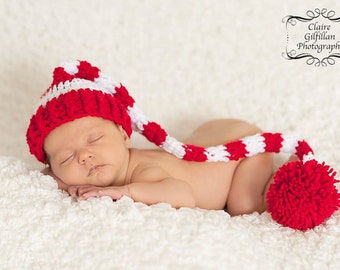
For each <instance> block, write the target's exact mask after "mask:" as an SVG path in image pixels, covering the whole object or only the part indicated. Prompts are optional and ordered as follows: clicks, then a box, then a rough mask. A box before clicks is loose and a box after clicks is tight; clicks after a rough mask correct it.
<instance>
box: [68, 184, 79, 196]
mask: <svg viewBox="0 0 340 270" xmlns="http://www.w3.org/2000/svg"><path fill="white" fill-rule="evenodd" d="M67 192H68V193H69V194H70V195H71V197H77V196H78V187H76V186H69V187H68V188H67Z"/></svg>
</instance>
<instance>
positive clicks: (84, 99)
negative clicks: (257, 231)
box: [26, 61, 340, 230]
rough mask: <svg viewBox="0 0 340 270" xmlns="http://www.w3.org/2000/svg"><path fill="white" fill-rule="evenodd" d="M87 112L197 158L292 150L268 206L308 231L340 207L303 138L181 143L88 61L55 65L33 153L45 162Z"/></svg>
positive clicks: (330, 174)
mask: <svg viewBox="0 0 340 270" xmlns="http://www.w3.org/2000/svg"><path fill="white" fill-rule="evenodd" d="M85 116H95V117H101V118H104V119H107V120H110V121H113V122H115V123H116V124H118V125H121V126H122V127H123V128H124V130H125V131H126V133H127V134H128V135H129V136H130V135H131V133H132V130H134V131H137V132H139V133H140V134H142V135H143V136H145V137H146V138H147V139H148V140H149V141H150V142H152V143H154V144H155V145H157V146H159V147H161V148H163V149H164V150H165V151H166V152H168V153H170V154H172V155H174V156H176V157H177V158H180V159H183V160H187V161H196V162H217V161H224V162H228V161H229V160H239V159H241V158H247V157H252V156H254V155H257V154H259V153H265V152H273V153H281V152H285V153H292V154H296V155H297V156H298V158H299V159H300V160H299V161H295V162H290V163H288V164H286V165H284V166H282V167H281V168H280V169H279V170H278V171H277V172H276V174H275V176H274V183H273V184H272V185H271V186H270V188H269V191H268V193H267V202H268V211H269V212H270V213H271V215H272V217H273V219H274V220H276V221H277V222H279V223H280V224H282V225H284V226H289V227H291V228H294V229H301V230H306V229H310V228H313V227H315V226H317V225H319V224H321V223H322V222H323V221H324V220H325V219H327V218H329V217H330V216H331V215H332V214H333V213H334V211H336V210H337V209H338V208H339V207H340V195H339V193H338V191H337V189H336V186H335V183H337V182H338V181H337V180H336V179H335V174H336V172H334V171H333V169H331V168H330V167H329V166H327V165H325V164H324V163H322V164H320V163H318V162H317V161H316V160H315V158H314V155H313V150H312V149H311V147H310V146H309V145H308V144H307V142H305V141H304V140H299V139H297V138H295V137H293V136H288V135H284V134H281V133H262V134H255V135H252V136H247V137H245V138H242V139H239V140H237V141H234V142H229V143H226V144H224V145H218V146H213V147H208V148H204V147H200V146H196V145H188V144H184V143H181V142H179V141H178V140H176V139H175V138H173V137H171V136H169V134H168V133H167V132H166V131H165V130H164V129H163V128H162V127H161V126H160V125H159V124H157V123H155V122H153V121H150V120H149V119H148V118H147V117H146V116H145V115H144V114H143V112H142V111H141V110H140V109H139V108H138V107H137V106H136V104H135V101H134V99H133V98H132V97H131V96H130V95H129V93H128V91H127V90H126V88H125V87H124V86H123V85H122V84H120V83H116V82H114V81H113V80H112V79H111V78H110V77H108V76H105V75H104V74H102V72H101V71H100V70H99V68H97V67H95V66H92V65H91V64H90V63H88V62H86V61H72V62H68V63H64V64H62V65H60V66H59V67H56V68H55V69H54V73H53V81H52V84H51V86H50V87H49V88H48V89H47V90H46V92H45V93H44V94H43V95H42V96H41V98H40V104H39V106H38V109H37V111H36V113H35V114H34V115H33V116H32V118H31V120H30V124H29V127H28V130H27V134H26V138H27V143H28V145H29V149H30V152H31V153H32V154H33V155H34V156H35V157H36V158H37V159H38V160H39V161H41V162H45V161H46V156H45V153H44V150H43V144H44V140H45V138H46V136H47V135H48V134H49V133H50V132H51V131H52V130H53V129H55V128H56V127H58V126H60V125H62V124H64V123H67V122H70V121H73V120H75V119H78V118H82V117H85Z"/></svg>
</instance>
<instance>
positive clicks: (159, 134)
mask: <svg viewBox="0 0 340 270" xmlns="http://www.w3.org/2000/svg"><path fill="white" fill-rule="evenodd" d="M142 134H143V135H144V136H145V138H147V139H148V140H149V141H150V142H153V143H154V144H156V145H157V146H161V145H162V144H163V143H164V142H165V139H166V137H167V136H168V134H167V133H166V131H165V130H164V129H163V128H162V127H161V126H160V125H158V124H157V123H155V122H149V123H147V124H145V125H144V126H143V132H142Z"/></svg>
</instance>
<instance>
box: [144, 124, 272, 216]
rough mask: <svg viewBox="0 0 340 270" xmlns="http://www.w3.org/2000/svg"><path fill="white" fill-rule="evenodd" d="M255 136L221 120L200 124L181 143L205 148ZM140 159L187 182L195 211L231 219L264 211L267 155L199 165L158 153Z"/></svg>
mask: <svg viewBox="0 0 340 270" xmlns="http://www.w3.org/2000/svg"><path fill="white" fill-rule="evenodd" d="M258 132H261V130H260V129H259V128H257V127H256V126H254V125H251V124H248V123H246V122H243V121H240V120H232V119H231V120H229V119H221V120H214V121H211V122H207V123H205V124H203V125H202V126H200V127H199V128H198V129H196V130H195V131H194V132H193V133H192V135H191V136H190V137H189V138H187V139H186V140H184V142H185V143H189V144H195V145H199V146H203V147H208V146H215V145H219V144H225V143H227V142H230V141H234V140H237V139H240V138H242V137H244V136H248V135H252V134H255V133H258ZM140 156H143V159H144V161H145V162H146V163H152V162H156V163H157V166H160V167H162V168H163V169H164V170H165V171H166V172H167V173H169V175H170V176H171V177H173V178H176V179H181V180H183V181H185V182H187V183H188V184H189V185H190V186H191V189H192V192H193V195H194V198H195V201H196V206H197V207H200V208H204V209H216V210H217V209H227V210H228V212H229V213H231V214H233V215H238V214H244V213H251V212H253V211H258V212H262V211H264V210H266V205H265V202H264V199H263V198H264V197H263V190H264V188H265V186H266V183H267V182H268V180H269V179H270V177H271V175H272V171H273V167H272V155H271V154H261V155H257V156H255V157H252V158H247V159H243V160H240V161H229V162H202V163H200V162H189V161H184V160H179V159H177V158H176V157H174V156H172V155H170V154H168V153H166V152H164V151H162V150H146V151H143V155H140Z"/></svg>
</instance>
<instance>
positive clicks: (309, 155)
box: [302, 152, 315, 163]
mask: <svg viewBox="0 0 340 270" xmlns="http://www.w3.org/2000/svg"><path fill="white" fill-rule="evenodd" d="M313 159H315V157H314V155H313V153H312V152H308V153H307V154H305V155H303V158H302V162H303V163H305V162H307V161H310V160H313Z"/></svg>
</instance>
